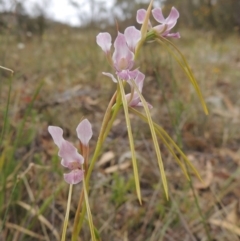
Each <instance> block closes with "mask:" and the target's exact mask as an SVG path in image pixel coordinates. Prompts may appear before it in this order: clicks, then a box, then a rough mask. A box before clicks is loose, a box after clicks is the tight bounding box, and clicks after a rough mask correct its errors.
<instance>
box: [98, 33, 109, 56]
mask: <svg viewBox="0 0 240 241" xmlns="http://www.w3.org/2000/svg"><path fill="white" fill-rule="evenodd" d="M96 40H97V44H98V45H99V46H100V47H101V48H102V50H103V51H104V52H105V53H106V54H108V53H109V51H110V49H111V46H112V37H111V35H110V34H109V33H99V34H98V35H97V37H96Z"/></svg>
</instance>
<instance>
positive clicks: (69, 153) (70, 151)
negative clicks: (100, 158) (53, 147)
mask: <svg viewBox="0 0 240 241" xmlns="http://www.w3.org/2000/svg"><path fill="white" fill-rule="evenodd" d="M58 155H59V156H60V157H61V158H62V161H61V164H62V165H63V166H64V167H67V168H69V169H71V168H72V162H77V163H79V164H83V163H84V158H83V157H82V155H80V154H79V153H78V152H77V148H76V147H74V146H73V144H72V143H71V142H69V141H66V140H64V141H63V142H62V144H61V146H60V148H59V152H58Z"/></svg>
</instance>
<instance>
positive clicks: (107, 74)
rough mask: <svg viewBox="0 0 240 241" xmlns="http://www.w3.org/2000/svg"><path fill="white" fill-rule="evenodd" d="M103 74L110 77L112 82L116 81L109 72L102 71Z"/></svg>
mask: <svg viewBox="0 0 240 241" xmlns="http://www.w3.org/2000/svg"><path fill="white" fill-rule="evenodd" d="M102 74H103V75H106V76H107V77H110V78H111V79H112V81H113V82H115V83H117V82H118V81H117V79H116V78H115V77H114V76H113V75H112V74H110V73H106V72H102Z"/></svg>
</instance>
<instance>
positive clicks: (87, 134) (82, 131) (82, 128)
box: [76, 119, 93, 146]
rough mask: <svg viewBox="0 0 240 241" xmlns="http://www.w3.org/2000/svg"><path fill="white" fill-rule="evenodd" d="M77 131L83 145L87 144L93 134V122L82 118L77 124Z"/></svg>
mask: <svg viewBox="0 0 240 241" xmlns="http://www.w3.org/2000/svg"><path fill="white" fill-rule="evenodd" d="M76 131H77V136H78V139H79V140H80V141H81V143H82V144H83V145H85V146H87V145H88V142H89V141H90V139H91V138H92V134H93V133H92V125H91V123H90V122H89V121H88V120H87V119H84V120H82V121H81V122H80V123H79V125H78V126H77V129H76Z"/></svg>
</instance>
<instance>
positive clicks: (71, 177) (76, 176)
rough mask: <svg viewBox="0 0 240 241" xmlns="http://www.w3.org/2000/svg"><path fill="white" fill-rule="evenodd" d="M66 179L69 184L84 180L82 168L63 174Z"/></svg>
mask: <svg viewBox="0 0 240 241" xmlns="http://www.w3.org/2000/svg"><path fill="white" fill-rule="evenodd" d="M63 177H64V180H65V181H66V182H67V183H69V184H78V183H79V182H81V181H82V180H83V177H84V172H83V171H82V170H80V169H76V170H72V171H71V172H69V173H64V174H63Z"/></svg>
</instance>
